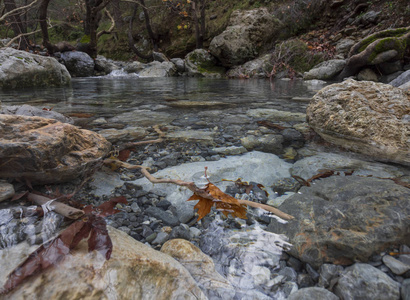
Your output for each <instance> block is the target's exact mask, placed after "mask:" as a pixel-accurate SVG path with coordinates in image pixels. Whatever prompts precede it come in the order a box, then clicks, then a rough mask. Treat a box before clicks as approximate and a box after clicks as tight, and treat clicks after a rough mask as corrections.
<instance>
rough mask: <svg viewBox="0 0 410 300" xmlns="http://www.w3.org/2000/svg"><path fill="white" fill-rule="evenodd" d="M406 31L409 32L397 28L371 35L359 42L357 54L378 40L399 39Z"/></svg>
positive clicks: (406, 29) (405, 29)
mask: <svg viewBox="0 0 410 300" xmlns="http://www.w3.org/2000/svg"><path fill="white" fill-rule="evenodd" d="M408 31H409V29H408V28H397V29H389V30H384V31H381V32H378V33H375V34H372V35H370V36H368V37H367V38H365V39H363V40H362V41H361V42H360V48H359V50H358V53H360V52H362V51H363V50H364V49H366V47H367V46H369V45H370V44H371V43H373V42H374V41H376V40H378V39H382V38H388V37H401V36H403V35H404V34H405V33H407V32H408Z"/></svg>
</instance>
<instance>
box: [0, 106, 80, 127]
mask: <svg viewBox="0 0 410 300" xmlns="http://www.w3.org/2000/svg"><path fill="white" fill-rule="evenodd" d="M0 113H1V114H5V115H18V116H29V117H42V118H47V119H54V120H57V121H60V122H62V123H68V124H74V121H73V119H71V118H70V117H66V116H64V115H63V114H60V113H58V112H56V111H53V110H44V109H40V108H38V107H34V106H31V105H27V104H24V105H10V106H6V105H3V106H2V107H1V109H0Z"/></svg>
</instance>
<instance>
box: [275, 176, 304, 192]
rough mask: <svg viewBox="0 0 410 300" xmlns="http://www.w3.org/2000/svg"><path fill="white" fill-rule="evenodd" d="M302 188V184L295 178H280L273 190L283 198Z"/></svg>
mask: <svg viewBox="0 0 410 300" xmlns="http://www.w3.org/2000/svg"><path fill="white" fill-rule="evenodd" d="M300 187H301V184H300V183H299V182H298V181H297V180H296V179H295V178H293V177H286V178H280V179H278V180H275V181H274V182H273V184H272V190H273V191H274V192H275V193H277V194H278V196H282V195H283V194H285V193H286V192H293V193H296V192H297V191H298V190H299V189H300Z"/></svg>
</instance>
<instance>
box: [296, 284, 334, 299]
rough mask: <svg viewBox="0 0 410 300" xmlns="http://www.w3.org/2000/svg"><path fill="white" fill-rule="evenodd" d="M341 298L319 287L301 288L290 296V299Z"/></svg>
mask: <svg viewBox="0 0 410 300" xmlns="http://www.w3.org/2000/svg"><path fill="white" fill-rule="evenodd" d="M313 299H315V300H339V297H337V296H336V295H335V294H333V293H331V292H329V291H328V290H325V289H322V288H318V287H308V288H304V289H300V290H298V291H296V292H294V293H293V294H291V295H290V296H289V297H288V300H313Z"/></svg>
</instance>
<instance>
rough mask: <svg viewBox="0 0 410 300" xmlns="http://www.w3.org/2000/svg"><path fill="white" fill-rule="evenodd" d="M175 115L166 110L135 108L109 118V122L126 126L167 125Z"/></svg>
mask: <svg viewBox="0 0 410 300" xmlns="http://www.w3.org/2000/svg"><path fill="white" fill-rule="evenodd" d="M174 119H175V117H173V116H171V115H170V114H169V113H167V112H158V111H151V110H148V109H136V110H133V111H130V112H125V113H122V114H119V115H117V116H115V117H112V118H110V119H109V120H108V121H109V122H110V123H122V124H127V125H128V126H137V127H148V126H153V125H165V124H166V125H168V124H169V123H171V122H172V121H173V120H174Z"/></svg>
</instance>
